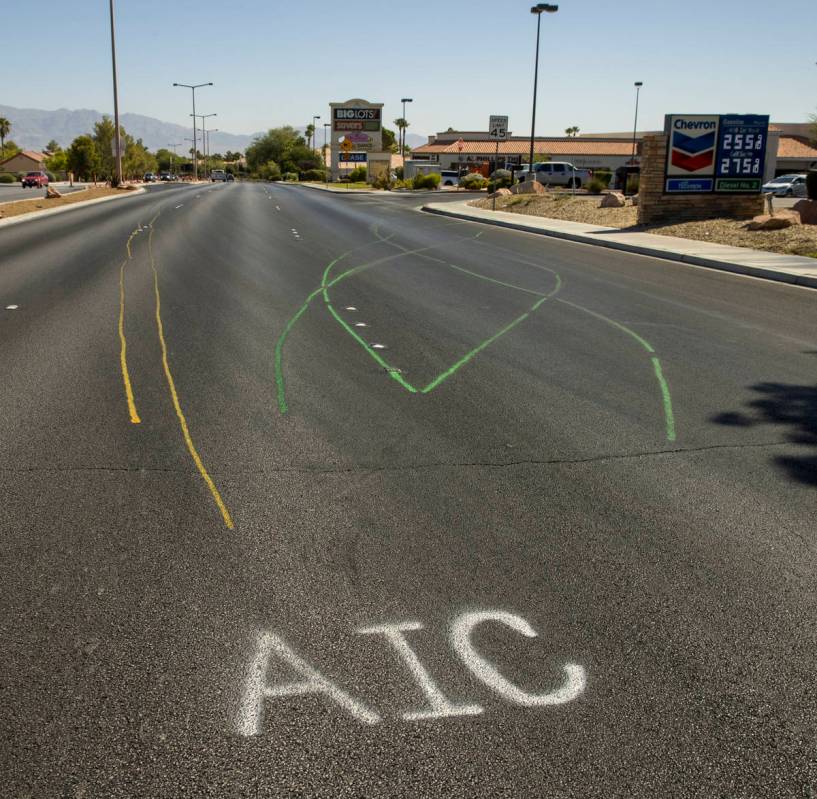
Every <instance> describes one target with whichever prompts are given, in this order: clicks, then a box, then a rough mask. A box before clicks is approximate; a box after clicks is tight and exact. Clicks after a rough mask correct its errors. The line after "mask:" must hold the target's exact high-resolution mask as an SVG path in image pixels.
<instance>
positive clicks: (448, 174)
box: [440, 169, 460, 186]
mask: <svg viewBox="0 0 817 799" xmlns="http://www.w3.org/2000/svg"><path fill="white" fill-rule="evenodd" d="M440 185H441V186H459V185H460V173H459V172H458V171H457V170H456V169H443V170H441V171H440Z"/></svg>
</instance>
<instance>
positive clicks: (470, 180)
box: [460, 172, 488, 189]
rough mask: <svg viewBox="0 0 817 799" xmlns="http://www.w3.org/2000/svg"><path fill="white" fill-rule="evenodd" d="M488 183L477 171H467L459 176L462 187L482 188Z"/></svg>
mask: <svg viewBox="0 0 817 799" xmlns="http://www.w3.org/2000/svg"><path fill="white" fill-rule="evenodd" d="M487 183H488V181H487V180H485V178H484V177H483V176H482V175H480V174H479V172H469V173H468V174H467V175H463V176H462V177H461V178H460V186H462V188H463V189H484V188H485V185H486V184H487Z"/></svg>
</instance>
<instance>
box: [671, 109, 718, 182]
mask: <svg viewBox="0 0 817 799" xmlns="http://www.w3.org/2000/svg"><path fill="white" fill-rule="evenodd" d="M719 122H720V117H718V116H701V115H699V114H694V115H684V116H671V117H670V118H669V131H668V133H669V136H670V144H669V152H668V153H667V177H675V176H678V177H709V176H714V174H715V148H716V146H717V143H718V126H719Z"/></svg>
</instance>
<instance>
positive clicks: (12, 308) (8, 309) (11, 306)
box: [6, 305, 20, 311]
mask: <svg viewBox="0 0 817 799" xmlns="http://www.w3.org/2000/svg"><path fill="white" fill-rule="evenodd" d="M19 307H20V306H19V305H7V306H6V310H7V311H16V310H17V309H18V308H19Z"/></svg>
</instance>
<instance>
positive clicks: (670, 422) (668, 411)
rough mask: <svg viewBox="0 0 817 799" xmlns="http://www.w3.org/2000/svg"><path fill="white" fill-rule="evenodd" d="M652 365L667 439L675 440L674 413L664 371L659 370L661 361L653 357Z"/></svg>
mask: <svg viewBox="0 0 817 799" xmlns="http://www.w3.org/2000/svg"><path fill="white" fill-rule="evenodd" d="M652 366H653V369H655V377H656V378H657V380H658V385H659V386H661V397H662V399H663V401H664V418H665V419H666V422H667V441H675V414H674V413H673V412H672V397H670V393H669V385H668V384H667V381H666V378H665V377H664V373H663V372H662V371H661V361H659V360H658V358H655V357H653V358H652Z"/></svg>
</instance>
